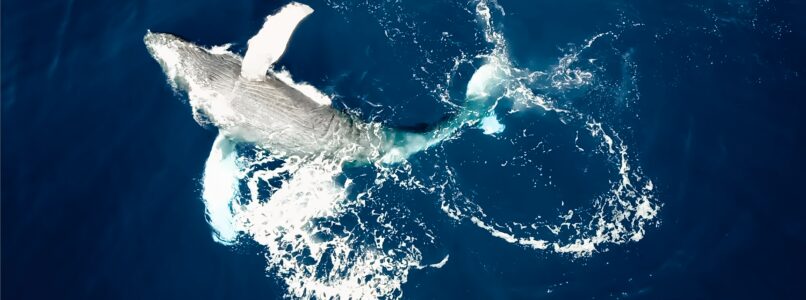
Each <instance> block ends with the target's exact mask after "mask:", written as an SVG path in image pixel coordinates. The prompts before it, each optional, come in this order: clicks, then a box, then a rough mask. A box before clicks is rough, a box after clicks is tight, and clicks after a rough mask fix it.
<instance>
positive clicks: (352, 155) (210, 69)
mask: <svg viewBox="0 0 806 300" xmlns="http://www.w3.org/2000/svg"><path fill="white" fill-rule="evenodd" d="M312 12H313V9H311V8H310V7H309V6H307V5H305V4H301V3H296V2H292V3H290V4H288V5H286V6H284V7H283V8H281V9H280V10H279V11H278V12H276V13H275V14H273V15H269V16H268V17H266V20H265V22H264V24H263V27H262V28H261V29H260V31H259V32H258V33H257V34H256V35H255V36H254V37H252V38H251V39H250V40H249V41H248V45H247V46H248V47H247V50H246V53H245V55H244V56H243V57H241V56H239V55H237V54H235V53H233V52H230V51H228V50H227V49H226V48H224V47H214V48H205V47H201V46H198V45H196V44H194V43H192V42H189V41H187V40H184V39H182V38H180V37H178V36H175V35H172V34H167V33H154V32H151V31H148V32H147V33H146V35H145V37H144V42H145V45H146V47H147V49H148V51H149V53H150V54H151V56H153V58H154V59H155V60H156V61H157V62H158V63H159V64H160V65H161V67H162V69H163V71H164V73H165V75H166V76H167V77H168V81H169V83H170V84H171V86H172V87H173V88H174V90H176V91H181V92H185V93H187V95H188V98H189V102H190V105H191V107H192V109H193V116H194V119H195V120H196V121H197V122H198V123H199V124H201V125H213V126H215V127H217V128H218V129H219V133H220V134H221V135H223V136H225V137H226V138H228V139H230V140H233V141H239V142H247V143H253V144H255V145H257V146H259V147H262V148H265V149H268V150H269V151H271V152H272V153H275V154H278V155H284V156H292V155H295V156H319V155H325V156H334V157H339V158H345V157H346V158H349V160H351V161H367V162H373V163H374V162H378V161H380V162H383V163H394V162H398V161H401V160H403V159H406V158H407V157H408V156H410V155H411V154H413V153H416V152H418V151H422V150H424V149H426V148H428V147H429V146H431V145H434V144H436V143H438V142H439V141H441V140H444V139H446V138H448V137H450V136H451V135H452V133H453V132H455V131H456V130H457V129H458V128H459V127H461V125H462V124H464V120H468V119H470V118H469V117H470V116H476V117H479V116H480V115H479V114H480V113H481V111H482V110H479V109H464V110H462V111H461V112H459V113H458V115H457V116H455V117H454V118H452V119H451V120H448V121H445V122H443V123H442V124H438V125H437V126H435V128H433V129H432V130H430V131H426V132H415V131H407V130H400V129H392V128H387V127H385V126H382V125H380V124H378V123H373V122H365V121H362V120H360V119H358V118H357V117H355V116H352V115H350V114H348V113H345V112H343V111H340V110H337V109H335V108H333V107H331V106H330V105H329V103H322V102H326V101H327V100H325V101H317V97H319V96H322V95H323V94H321V93H318V94H317V93H316V91H314V92H313V93H311V89H307V90H306V89H305V86H301V85H299V84H295V83H294V82H293V81H292V80H290V79H289V78H285V77H284V76H281V74H278V73H276V72H274V71H273V70H272V68H271V67H272V65H273V63H274V62H276V61H277V60H278V59H279V58H280V57H281V56H282V54H283V52H284V51H285V48H286V45H287V43H288V41H289V39H290V38H291V34H292V32H293V31H294V29H295V28H296V27H297V25H298V24H299V23H300V22H301V21H302V20H303V19H305V18H306V17H307V16H308V15H310V14H311V13H312ZM307 87H308V88H311V87H310V86H307ZM319 98H321V97H319ZM469 102H472V101H469ZM474 119H475V118H474Z"/></svg>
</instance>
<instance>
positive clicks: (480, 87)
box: [381, 63, 503, 163]
mask: <svg viewBox="0 0 806 300" xmlns="http://www.w3.org/2000/svg"><path fill="white" fill-rule="evenodd" d="M501 78H503V74H502V71H501V69H500V68H499V67H498V65H497V64H494V63H488V64H485V65H483V66H481V67H480V68H479V69H477V70H476V72H475V73H473V76H472V77H471V78H470V81H469V82H468V84H467V91H466V93H465V102H464V105H462V107H461V108H460V109H459V111H458V112H457V113H456V115H454V116H453V117H451V118H449V119H446V120H444V121H442V122H441V123H439V124H437V126H435V127H434V128H433V129H432V130H430V131H427V132H417V133H415V132H407V131H392V132H390V134H389V136H390V137H389V140H390V141H391V142H390V143H389V145H390V146H389V147H388V149H387V150H386V151H385V153H384V155H383V157H382V158H381V162H382V163H395V162H399V161H401V160H404V159H406V158H408V157H409V156H411V155H413V154H415V153H417V152H420V151H424V150H426V149H428V148H430V147H432V146H434V145H437V144H439V143H441V142H443V141H445V140H448V139H451V138H452V137H454V136H455V135H456V134H457V132H458V131H459V129H461V128H462V127H464V126H473V125H477V124H479V123H482V125H486V124H484V123H487V122H490V123H493V124H496V125H494V127H496V128H493V129H489V130H491V131H490V132H497V131H498V130H500V129H502V128H503V125H501V124H500V123H498V121H497V118H496V116H495V112H494V109H495V105H496V103H497V102H496V101H494V100H493V99H492V98H494V97H495V96H496V95H497V94H499V93H500V90H501V87H500V86H499V83H500V82H501V80H500V79H501ZM485 132H488V129H487V128H485Z"/></svg>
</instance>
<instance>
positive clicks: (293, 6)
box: [241, 2, 313, 80]
mask: <svg viewBox="0 0 806 300" xmlns="http://www.w3.org/2000/svg"><path fill="white" fill-rule="evenodd" d="M312 12H313V9H312V8H311V7H310V6H307V5H305V4H302V3H298V2H292V3H290V4H288V5H286V6H284V7H283V8H281V9H280V11H278V12H277V13H275V14H273V15H270V16H268V17H266V22H264V23H263V28H261V29H260V31H258V33H257V34H255V36H253V37H252V38H251V39H249V44H248V48H247V50H246V55H244V58H243V64H242V66H241V76H243V77H244V78H247V79H250V80H262V79H264V78H266V71H268V70H269V67H270V66H271V65H272V64H273V63H274V62H275V61H277V60H278V59H279V58H280V56H282V55H283V52H285V48H286V44H288V40H289V39H290V38H291V34H292V33H293V32H294V28H296V27H297V25H298V24H299V22H301V21H302V19H304V18H305V17H307V16H308V15H309V14H311V13H312Z"/></svg>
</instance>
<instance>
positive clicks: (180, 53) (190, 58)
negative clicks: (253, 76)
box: [143, 31, 240, 93]
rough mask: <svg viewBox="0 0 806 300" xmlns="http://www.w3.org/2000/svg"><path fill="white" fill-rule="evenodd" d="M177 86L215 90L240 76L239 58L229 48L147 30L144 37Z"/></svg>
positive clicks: (177, 87)
mask: <svg viewBox="0 0 806 300" xmlns="http://www.w3.org/2000/svg"><path fill="white" fill-rule="evenodd" d="M143 42H144V43H145V44H146V48H147V49H148V52H149V53H150V54H151V56H152V57H153V58H154V59H155V60H156V61H157V62H158V63H159V64H160V66H161V67H162V70H163V72H164V73H165V75H166V76H167V77H168V82H169V83H170V84H171V86H172V87H174V89H177V90H179V91H183V92H188V93H190V92H191V90H193V89H197V90H199V89H202V90H213V89H215V88H216V87H218V86H222V85H224V86H229V82H231V81H232V80H233V79H237V76H238V70H239V69H240V59H239V58H238V57H237V56H235V55H233V54H232V53H229V52H218V53H214V52H213V51H211V50H208V49H206V48H203V47H200V46H198V45H196V44H194V43H191V42H188V41H186V40H184V39H182V38H180V37H177V36H175V35H172V34H167V33H154V32H150V31H149V32H148V33H146V35H145V37H144V38H143Z"/></svg>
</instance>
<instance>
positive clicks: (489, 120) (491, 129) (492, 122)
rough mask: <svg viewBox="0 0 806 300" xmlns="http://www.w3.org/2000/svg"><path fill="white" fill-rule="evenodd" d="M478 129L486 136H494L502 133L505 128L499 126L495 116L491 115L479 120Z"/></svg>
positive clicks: (501, 125)
mask: <svg viewBox="0 0 806 300" xmlns="http://www.w3.org/2000/svg"><path fill="white" fill-rule="evenodd" d="M479 128H481V130H483V131H484V134H486V135H495V134H498V133H502V132H504V128H506V126H505V125H504V124H501V122H499V121H498V118H497V117H496V116H495V114H493V115H491V116H487V117H484V118H483V119H481V123H480V125H479Z"/></svg>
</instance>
